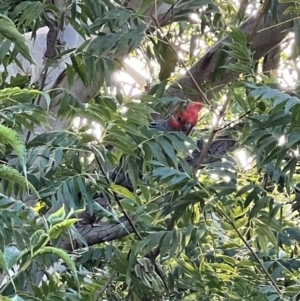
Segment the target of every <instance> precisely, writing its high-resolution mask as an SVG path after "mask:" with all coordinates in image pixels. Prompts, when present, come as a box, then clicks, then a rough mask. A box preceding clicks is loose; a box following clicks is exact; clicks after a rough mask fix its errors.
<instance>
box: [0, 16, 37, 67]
mask: <svg viewBox="0 0 300 301" xmlns="http://www.w3.org/2000/svg"><path fill="white" fill-rule="evenodd" d="M0 35H2V36H3V37H5V38H7V39H8V40H10V41H12V42H13V43H14V44H15V45H16V47H17V48H18V49H19V51H20V53H21V54H22V55H23V56H24V58H26V59H27V60H28V61H29V62H30V63H33V61H32V59H31V55H30V52H29V48H28V45H27V43H26V40H25V38H24V37H23V36H22V35H21V34H20V33H19V32H18V30H17V28H16V26H15V24H14V23H13V22H12V20H10V19H9V18H8V17H6V16H4V15H1V14H0Z"/></svg>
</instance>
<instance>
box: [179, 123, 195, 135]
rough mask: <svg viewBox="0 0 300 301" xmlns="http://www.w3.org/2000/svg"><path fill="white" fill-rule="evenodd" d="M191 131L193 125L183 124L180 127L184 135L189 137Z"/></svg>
mask: <svg viewBox="0 0 300 301" xmlns="http://www.w3.org/2000/svg"><path fill="white" fill-rule="evenodd" d="M192 129H193V125H192V124H191V123H185V124H183V125H182V131H183V132H184V133H185V134H186V135H189V134H190V133H191V131H192Z"/></svg>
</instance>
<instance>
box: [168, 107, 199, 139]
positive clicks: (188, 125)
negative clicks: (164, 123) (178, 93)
mask: <svg viewBox="0 0 300 301" xmlns="http://www.w3.org/2000/svg"><path fill="white" fill-rule="evenodd" d="M202 107H203V104H202V103H200V102H191V103H189V104H188V105H187V106H186V107H185V108H183V109H181V110H179V109H177V110H175V111H174V112H173V114H172V115H171V116H170V118H169V126H170V127H171V128H172V129H173V130H174V131H182V132H184V133H186V134H187V135H188V134H189V133H190V132H191V130H192V129H193V127H194V126H195V125H196V124H197V122H198V114H199V112H200V111H201V109H202Z"/></svg>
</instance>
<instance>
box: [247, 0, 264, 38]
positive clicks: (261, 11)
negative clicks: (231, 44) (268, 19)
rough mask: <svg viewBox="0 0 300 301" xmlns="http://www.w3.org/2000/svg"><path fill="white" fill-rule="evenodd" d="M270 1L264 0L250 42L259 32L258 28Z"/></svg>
mask: <svg viewBox="0 0 300 301" xmlns="http://www.w3.org/2000/svg"><path fill="white" fill-rule="evenodd" d="M268 3H269V0H265V2H264V4H263V6H262V8H261V9H260V11H259V16H258V18H257V21H256V23H255V26H254V29H253V31H252V34H251V36H250V43H251V42H252V41H253V38H254V37H255V35H256V33H257V30H258V27H259V24H260V21H261V19H262V17H263V16H264V14H265V10H266V8H267V6H268Z"/></svg>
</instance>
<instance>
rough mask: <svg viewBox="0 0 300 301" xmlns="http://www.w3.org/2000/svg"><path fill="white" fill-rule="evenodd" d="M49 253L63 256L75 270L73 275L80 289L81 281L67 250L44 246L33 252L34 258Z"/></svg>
mask: <svg viewBox="0 0 300 301" xmlns="http://www.w3.org/2000/svg"><path fill="white" fill-rule="evenodd" d="M48 253H50V254H55V255H57V256H58V257H59V258H61V259H62V260H63V261H64V262H65V263H66V265H67V266H68V268H69V269H70V270H71V271H72V272H73V277H74V278H75V280H76V282H77V287H78V290H80V283H79V280H78V276H77V270H76V266H75V263H74V261H73V259H72V258H71V257H70V256H69V255H68V253H67V252H66V251H64V250H62V249H58V248H54V247H43V248H41V249H39V250H37V251H36V252H35V253H34V254H33V258H34V257H37V256H39V255H42V254H48Z"/></svg>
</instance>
